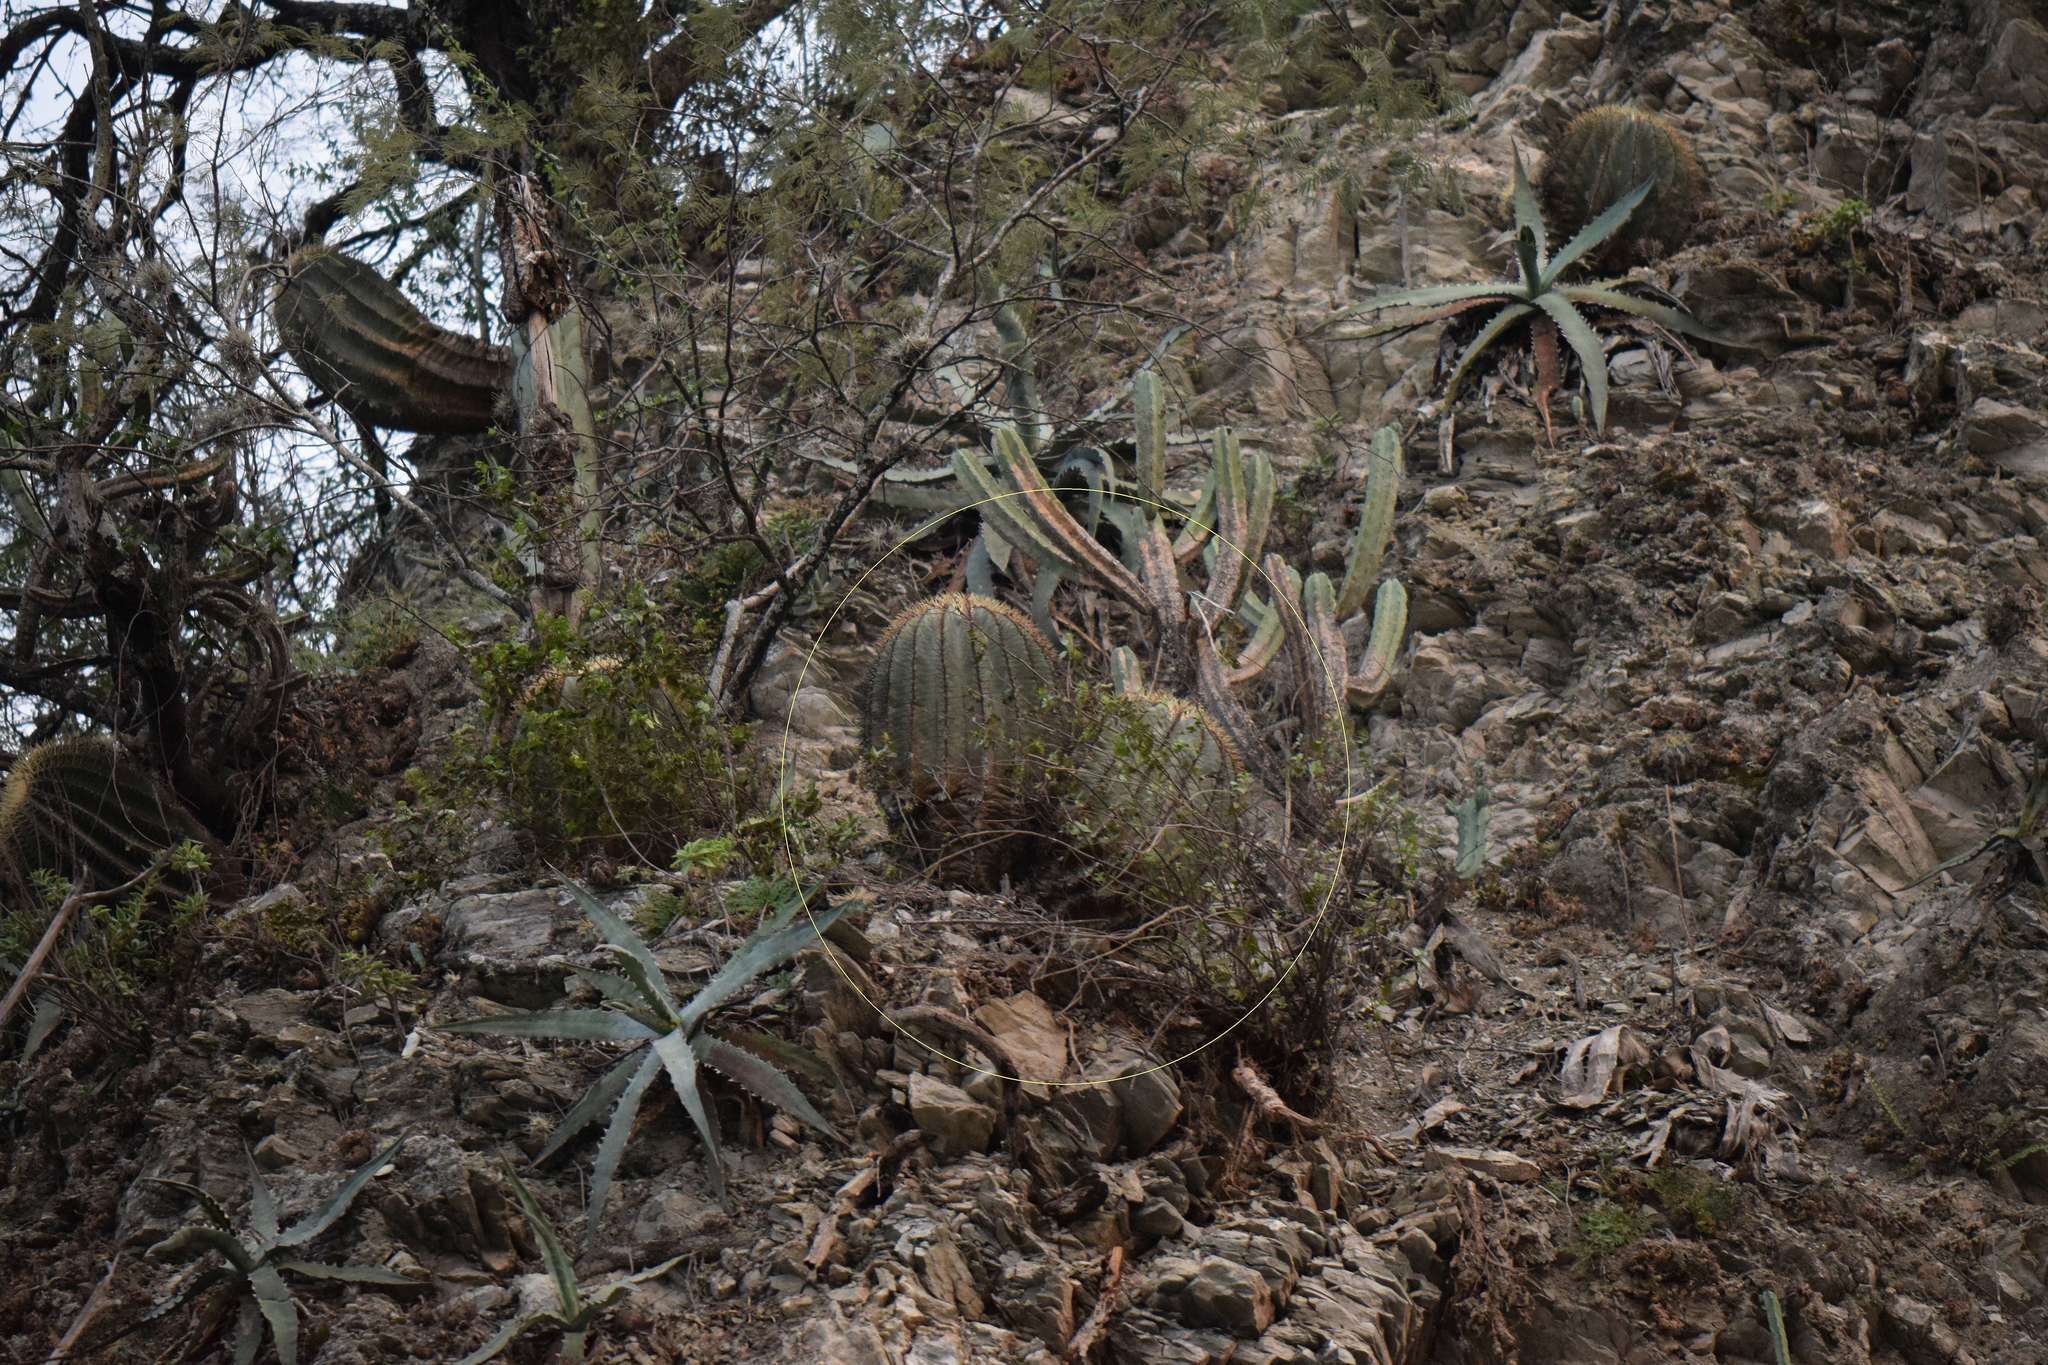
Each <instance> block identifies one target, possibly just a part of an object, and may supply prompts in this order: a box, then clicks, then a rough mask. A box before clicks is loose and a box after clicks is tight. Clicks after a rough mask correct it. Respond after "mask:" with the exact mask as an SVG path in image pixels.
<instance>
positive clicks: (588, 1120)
mask: <svg viewBox="0 0 2048 1365" xmlns="http://www.w3.org/2000/svg"><path fill="white" fill-rule="evenodd" d="M644 1060H645V1059H644V1057H643V1055H642V1052H641V1050H640V1049H639V1048H635V1049H633V1051H631V1052H629V1053H627V1054H626V1055H625V1056H624V1057H621V1058H620V1059H619V1061H618V1064H617V1065H615V1066H614V1067H612V1069H611V1070H610V1071H607V1072H605V1073H604V1076H603V1078H602V1079H600V1080H599V1081H598V1082H597V1083H596V1084H595V1085H593V1086H591V1087H590V1089H588V1090H586V1091H584V1092H583V1098H582V1099H580V1100H578V1101H576V1103H575V1104H574V1105H572V1106H570V1108H569V1112H568V1113H566V1114H564V1115H563V1116H562V1121H561V1122H560V1123H558V1124H556V1125H555V1131H554V1132H552V1133H549V1134H548V1140H547V1142H546V1143H545V1144H544V1145H543V1146H542V1147H541V1149H540V1155H539V1156H536V1157H535V1158H534V1159H533V1164H534V1165H536V1166H538V1165H540V1164H541V1163H543V1162H545V1161H546V1160H547V1159H548V1158H549V1157H551V1156H553V1155H554V1154H555V1153H556V1152H559V1151H561V1150H562V1148H563V1147H564V1146H565V1145H567V1143H568V1142H569V1140H570V1139H571V1138H573V1137H575V1136H576V1135H577V1134H578V1133H580V1132H582V1131H583V1130H584V1129H585V1128H588V1127H589V1126H590V1125H591V1124H593V1123H596V1122H597V1121H598V1119H600V1118H602V1117H603V1116H604V1115H605V1113H606V1112H607V1111H608V1110H610V1108H611V1107H612V1103H613V1101H615V1100H617V1099H618V1097H619V1092H620V1091H622V1090H624V1089H625V1088H626V1082H627V1081H629V1080H631V1079H632V1077H633V1072H634V1071H635V1070H636V1069H637V1068H638V1067H639V1066H641V1065H642V1063H643V1061H644Z"/></svg>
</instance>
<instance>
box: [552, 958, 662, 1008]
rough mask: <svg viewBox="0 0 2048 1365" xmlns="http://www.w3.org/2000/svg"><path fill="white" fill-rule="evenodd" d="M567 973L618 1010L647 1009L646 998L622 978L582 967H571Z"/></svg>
mask: <svg viewBox="0 0 2048 1365" xmlns="http://www.w3.org/2000/svg"><path fill="white" fill-rule="evenodd" d="M569 971H570V973H571V974H572V975H574V976H575V978H576V979H577V980H578V981H581V982H582V983H583V984H584V985H586V986H589V987H590V988H591V989H592V990H594V991H596V992H597V993H598V994H599V995H601V996H603V997H604V998H605V1000H606V1001H608V1002H610V1003H611V1004H614V1005H617V1006H618V1007H619V1008H620V1009H624V1010H638V1009H645V1008H647V999H646V997H644V996H643V995H641V994H640V992H639V990H638V989H637V988H635V986H634V985H633V983H632V982H630V981H628V980H626V978H624V977H623V976H614V975H613V974H612V973H610V972H593V971H589V970H587V969H585V968H582V967H571V968H570V969H569Z"/></svg>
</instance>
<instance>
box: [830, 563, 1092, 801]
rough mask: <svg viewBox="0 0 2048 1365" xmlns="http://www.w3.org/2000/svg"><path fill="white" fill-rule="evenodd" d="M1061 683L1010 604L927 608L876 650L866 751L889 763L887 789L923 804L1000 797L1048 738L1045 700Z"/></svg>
mask: <svg viewBox="0 0 2048 1365" xmlns="http://www.w3.org/2000/svg"><path fill="white" fill-rule="evenodd" d="M1058 680H1059V670H1058V666H1057V663H1056V661H1055V659H1054V656H1053V650H1052V647H1051V646H1050V645H1049V644H1047V643H1046V640H1045V637H1044V636H1043V635H1041V634H1039V633H1038V629H1037V627H1035V626H1033V625H1032V624H1031V623H1030V622H1029V621H1027V620H1025V619H1024V617H1023V616H1021V615H1019V614H1018V613H1017V612H1015V611H1013V610H1011V609H1010V608H1009V607H1006V606H1004V605H1003V604H1002V603H1000V602H994V601H991V600H989V599H988V598H985V597H972V596H969V595H967V594H964V593H949V594H946V595H944V596H941V597H933V598H928V599H926V600H925V601H923V602H919V603H917V604H916V605H915V606H913V607H911V608H910V609H909V610H908V611H905V612H904V613H903V614H902V615H901V616H898V617H897V618H896V620H895V622H894V623H893V624H891V625H890V627H889V629H888V631H887V632H886V633H884V634H883V636H882V640H881V643H880V644H879V645H878V646H876V649H875V658H874V662H873V664H872V665H870V667H869V670H868V677H867V686H866V688H865V690H864V695H863V697H862V701H861V718H862V738H863V742H864V743H865V745H866V746H867V747H868V748H870V749H880V750H882V751H883V752H884V753H885V754H886V760H885V766H884V768H883V770H882V771H881V773H880V774H878V776H879V777H880V779H881V785H883V786H884V787H885V788H886V789H887V791H888V792H889V794H891V795H896V796H901V797H907V798H909V799H910V800H912V801H916V802H925V801H932V800H939V801H947V800H952V799H956V798H981V797H987V796H989V795H991V794H994V793H997V792H999V791H1000V790H1001V789H1002V788H1003V786H1004V784H1005V782H1006V780H1007V779H1008V778H1010V777H1011V776H1012V771H1013V765H1014V763H1015V761H1016V760H1017V758H1018V757H1019V756H1020V755H1021V754H1022V753H1023V751H1024V748H1025V746H1027V745H1029V744H1030V743H1031V742H1032V741H1033V739H1035V738H1037V737H1039V736H1040V735H1041V734H1042V733H1043V729H1044V727H1045V725H1046V724H1047V723H1048V719H1047V718H1046V717H1045V716H1044V713H1043V709H1042V706H1041V699H1042V698H1043V696H1044V695H1045V694H1046V693H1048V692H1049V691H1051V690H1053V689H1055V688H1056V687H1057V686H1058Z"/></svg>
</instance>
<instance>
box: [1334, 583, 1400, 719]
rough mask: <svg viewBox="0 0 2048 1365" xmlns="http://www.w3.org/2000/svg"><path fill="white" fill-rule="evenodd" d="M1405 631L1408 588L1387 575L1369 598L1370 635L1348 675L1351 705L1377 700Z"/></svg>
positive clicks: (1390, 678) (1388, 680)
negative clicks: (1372, 597)
mask: <svg viewBox="0 0 2048 1365" xmlns="http://www.w3.org/2000/svg"><path fill="white" fill-rule="evenodd" d="M1407 633H1408V589H1407V588H1406V587H1404V586H1402V583H1401V580H1400V579H1398V578H1389V579H1388V580H1387V581H1386V582H1384V583H1382V584H1380V591H1379V595H1378V596H1377V597H1375V598H1374V599H1373V606H1372V638H1371V639H1370V640H1368V641H1367V643H1366V647H1365V657H1364V658H1363V659H1361V660H1359V669H1358V671H1357V672H1356V673H1354V674H1352V675H1351V683H1350V686H1349V687H1348V688H1347V689H1346V691H1347V692H1348V694H1349V696H1350V699H1351V702H1352V704H1353V705H1356V706H1371V705H1373V704H1374V703H1376V702H1377V701H1379V699H1380V696H1381V695H1382V694H1383V693H1384V692H1385V691H1386V690H1387V684H1389V683H1391V682H1392V681H1393V680H1394V662H1395V658H1396V656H1397V655H1398V654H1399V652H1400V649H1401V637H1402V636H1403V635H1406V634H1407Z"/></svg>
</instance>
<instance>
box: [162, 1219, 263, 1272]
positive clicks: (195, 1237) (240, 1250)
mask: <svg viewBox="0 0 2048 1365" xmlns="http://www.w3.org/2000/svg"><path fill="white" fill-rule="evenodd" d="M194 1248H200V1249H210V1250H213V1251H217V1252H219V1253H220V1254H221V1255H222V1256H224V1257H226V1258H227V1261H228V1263H229V1264H230V1265H232V1266H234V1268H235V1273H236V1274H237V1275H247V1274H248V1273H249V1272H250V1271H252V1270H254V1269H255V1268H256V1266H257V1265H258V1264H259V1258H258V1257H257V1256H255V1255H254V1254H252V1253H251V1252H250V1250H249V1248H247V1247H245V1246H243V1245H242V1243H241V1239H240V1238H238V1237H236V1236H235V1235H234V1234H233V1233H232V1232H225V1231H223V1230H221V1229H220V1228H207V1227H200V1226H199V1225H198V1224H196V1223H194V1224H190V1225H188V1226H185V1227H182V1228H179V1229H178V1230H177V1231H175V1232H173V1233H172V1234H171V1235H170V1236H168V1237H166V1238H164V1239H163V1240H162V1241H161V1242H158V1243H157V1244H156V1245H155V1246H153V1247H151V1248H150V1249H149V1251H148V1253H147V1254H148V1255H149V1256H150V1257H151V1259H153V1260H158V1261H170V1260H176V1259H178V1258H180V1257H183V1256H185V1255H187V1254H189V1253H191V1252H192V1251H193V1249H194Z"/></svg>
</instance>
